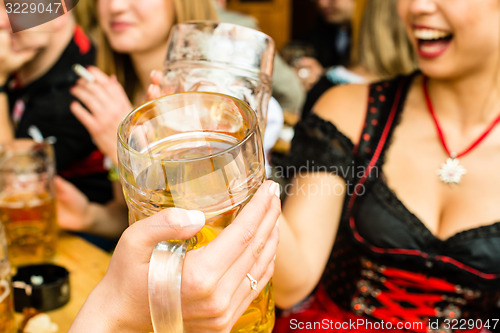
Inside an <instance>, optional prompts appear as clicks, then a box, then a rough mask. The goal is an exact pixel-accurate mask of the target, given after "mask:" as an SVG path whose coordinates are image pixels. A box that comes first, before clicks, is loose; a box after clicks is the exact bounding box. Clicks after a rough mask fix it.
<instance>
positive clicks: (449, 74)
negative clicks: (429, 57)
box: [418, 61, 461, 80]
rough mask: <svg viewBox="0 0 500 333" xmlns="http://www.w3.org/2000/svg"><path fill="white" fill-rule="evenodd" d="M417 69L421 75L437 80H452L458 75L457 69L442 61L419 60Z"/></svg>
mask: <svg viewBox="0 0 500 333" xmlns="http://www.w3.org/2000/svg"><path fill="white" fill-rule="evenodd" d="M418 67H419V69H420V71H421V72H422V74H423V75H426V76H428V77H430V78H433V79H438V80H452V79H455V78H457V77H459V76H460V74H461V73H459V70H457V68H453V66H450V65H445V64H443V63H437V62H436V63H433V64H429V63H425V62H420V61H419V66H418Z"/></svg>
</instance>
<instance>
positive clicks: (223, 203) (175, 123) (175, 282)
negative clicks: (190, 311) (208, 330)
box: [118, 92, 274, 333]
mask: <svg viewBox="0 0 500 333" xmlns="http://www.w3.org/2000/svg"><path fill="white" fill-rule="evenodd" d="M118 160H119V172H120V179H121V181H122V185H123V188H124V193H125V199H126V201H127V204H128V207H129V218H130V223H133V222H135V221H138V220H140V219H143V218H145V217H147V216H150V215H152V214H154V213H156V212H158V211H160V210H162V209H164V208H166V207H179V208H184V209H190V210H191V209H195V210H201V211H202V212H203V213H204V214H205V219H206V224H205V226H204V227H203V229H202V230H201V231H200V232H199V233H198V234H196V235H195V236H194V237H192V238H191V239H190V240H188V241H174V240H165V241H166V242H162V243H159V244H158V245H157V246H156V248H155V250H154V251H153V255H152V257H151V262H150V271H149V297H150V299H149V302H150V310H151V316H152V322H153V326H154V329H155V332H157V333H163V332H169V333H172V332H175V333H176V332H183V326H182V312H181V307H180V285H181V271H182V260H183V259H184V255H185V251H186V250H191V249H195V248H198V247H201V246H204V245H206V244H207V243H208V242H210V241H211V240H212V239H214V238H215V237H216V236H217V235H218V234H219V233H220V232H221V230H222V229H223V228H225V227H226V226H228V225H229V224H230V223H231V222H232V221H233V219H234V218H235V216H236V215H237V214H238V212H239V211H241V209H242V207H243V206H244V205H245V204H246V203H247V202H248V201H249V200H250V198H251V197H252V196H253V194H254V193H255V191H256V190H257V188H258V187H259V186H260V185H261V184H262V182H263V181H264V179H265V169H264V156H263V151H262V141H261V135H260V130H259V126H258V122H257V117H256V114H255V112H254V111H253V110H252V109H251V108H250V107H249V106H248V105H247V104H246V103H244V102H242V101H240V100H238V99H236V98H234V97H230V96H227V95H223V94H218V93H210V92H185V93H178V94H172V95H167V96H164V97H161V98H158V99H156V100H153V101H150V102H148V103H146V104H144V105H142V106H140V107H139V108H137V109H136V110H134V111H132V112H131V113H130V114H129V115H127V116H126V117H125V119H124V120H123V121H122V123H121V125H120V127H119V130H118ZM214 260H217V259H216V258H214ZM273 326H274V298H273V294H272V288H271V285H270V283H269V284H268V285H267V286H266V287H265V288H264V289H263V291H262V292H261V293H260V295H259V296H258V297H257V298H256V299H255V300H254V302H253V303H252V304H251V305H250V307H249V308H248V309H247V311H246V312H245V313H244V314H243V316H242V317H241V318H240V320H239V321H238V322H237V323H236V324H235V326H234V327H233V329H232V332H271V330H272V328H273Z"/></svg>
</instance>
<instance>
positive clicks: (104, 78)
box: [86, 66, 110, 83]
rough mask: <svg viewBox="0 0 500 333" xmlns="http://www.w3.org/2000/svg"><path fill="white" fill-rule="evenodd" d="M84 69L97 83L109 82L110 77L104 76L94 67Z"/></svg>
mask: <svg viewBox="0 0 500 333" xmlns="http://www.w3.org/2000/svg"><path fill="white" fill-rule="evenodd" d="M86 69H87V70H88V71H89V72H90V74H92V75H93V76H94V77H95V79H96V81H97V82H98V83H107V82H108V81H110V77H109V76H108V75H106V74H105V73H104V72H103V71H102V70H100V69H99V68H97V67H95V66H88V67H86Z"/></svg>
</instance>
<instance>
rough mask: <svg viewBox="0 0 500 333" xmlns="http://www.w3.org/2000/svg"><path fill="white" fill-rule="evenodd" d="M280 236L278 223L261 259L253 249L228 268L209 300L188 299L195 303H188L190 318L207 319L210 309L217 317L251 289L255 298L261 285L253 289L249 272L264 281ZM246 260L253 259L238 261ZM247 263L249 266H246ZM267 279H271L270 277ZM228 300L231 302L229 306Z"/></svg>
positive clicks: (267, 241)
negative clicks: (254, 256) (253, 252)
mask: <svg viewBox="0 0 500 333" xmlns="http://www.w3.org/2000/svg"><path fill="white" fill-rule="evenodd" d="M278 240H279V231H278V227H277V226H275V228H274V229H273V232H272V234H271V236H270V237H269V238H268V239H267V240H266V246H265V248H264V250H263V251H262V254H261V255H260V257H259V258H258V259H257V260H255V259H253V255H252V254H251V253H249V254H247V255H246V256H245V255H244V256H242V257H241V258H240V259H239V260H238V261H237V262H236V263H235V264H233V266H231V268H230V269H229V270H228V271H227V272H226V274H225V275H224V276H223V278H222V279H221V280H220V282H219V283H218V286H217V290H216V291H214V292H213V293H212V294H211V295H210V297H207V298H206V300H207V301H206V302H196V303H193V302H191V303H189V302H185V303H187V304H189V305H193V306H192V307H187V306H185V307H184V308H183V311H185V313H187V314H189V315H190V316H191V317H190V319H196V318H199V319H203V318H204V317H205V318H206V314H210V313H212V314H213V315H212V316H213V317H217V316H220V315H221V314H222V313H223V312H224V311H227V310H228V309H236V308H237V307H238V305H239V304H240V303H241V302H242V301H243V300H244V299H246V298H247V296H248V295H249V294H250V293H252V294H253V298H255V297H256V296H257V295H258V294H259V289H257V290H256V291H254V290H252V289H251V281H250V279H249V278H248V276H247V273H250V275H251V276H252V278H254V279H256V280H257V282H261V281H262V280H263V279H264V280H265V279H266V277H265V272H266V270H267V267H268V266H269V265H270V264H272V263H273V262H274V258H275V256H276V249H277V247H278ZM245 261H248V262H250V263H251V265H249V266H247V265H238V263H241V262H245ZM244 266H245V268H243V267H244ZM247 267H250V268H247ZM264 282H267V280H266V281H264ZM264 285H265V283H264ZM191 289H192V288H191ZM226 304H231V305H230V306H229V307H227V308H226V307H225V306H226Z"/></svg>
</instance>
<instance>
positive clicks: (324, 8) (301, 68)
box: [290, 0, 356, 90]
mask: <svg viewBox="0 0 500 333" xmlns="http://www.w3.org/2000/svg"><path fill="white" fill-rule="evenodd" d="M312 2H314V4H315V5H316V6H317V8H318V10H319V12H320V13H321V15H320V17H321V19H320V20H318V21H317V24H316V26H315V28H314V29H313V30H312V31H311V32H309V33H308V34H307V37H305V38H303V39H301V40H300V41H298V42H300V43H301V44H303V47H305V48H308V47H309V48H311V51H310V52H312V55H311V56H304V57H300V58H298V59H291V60H290V61H292V65H293V66H294V67H295V68H296V70H297V75H298V76H299V78H300V79H301V80H302V83H303V85H304V88H305V89H306V90H309V89H311V87H312V86H313V85H314V83H316V82H317V81H318V80H319V78H320V77H321V75H322V74H323V73H324V70H325V69H326V68H329V67H331V66H335V65H344V66H347V65H349V62H350V50H351V44H352V37H351V35H352V28H351V24H352V19H353V15H354V8H355V3H356V0H312ZM296 42H297V41H296Z"/></svg>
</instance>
